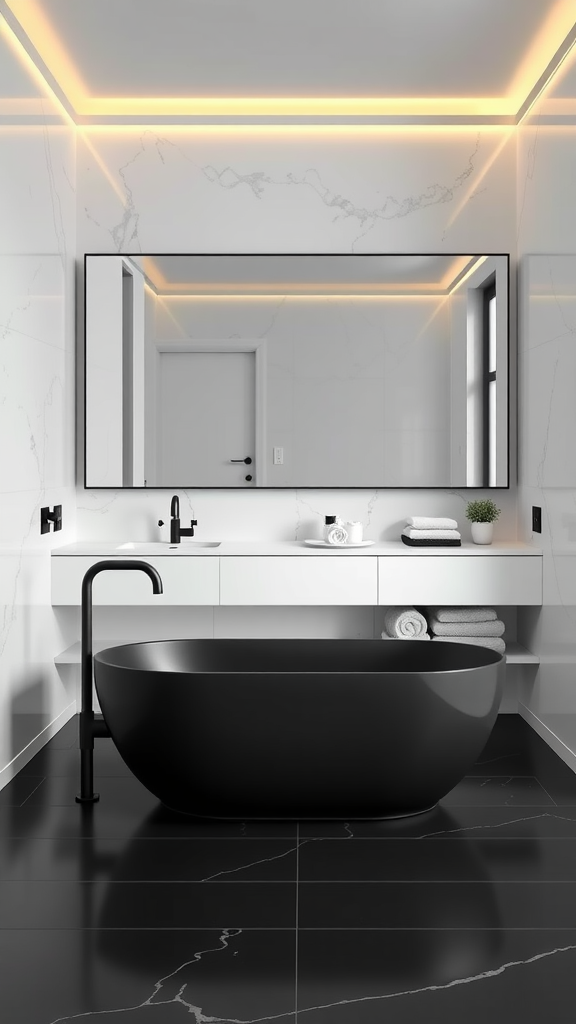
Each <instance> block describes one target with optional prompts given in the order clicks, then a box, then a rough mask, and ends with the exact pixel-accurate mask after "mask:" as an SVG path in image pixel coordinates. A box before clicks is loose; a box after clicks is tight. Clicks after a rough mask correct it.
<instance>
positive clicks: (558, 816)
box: [299, 805, 576, 839]
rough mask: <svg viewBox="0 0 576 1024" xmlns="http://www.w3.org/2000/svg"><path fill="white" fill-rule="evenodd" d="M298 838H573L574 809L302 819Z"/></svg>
mask: <svg viewBox="0 0 576 1024" xmlns="http://www.w3.org/2000/svg"><path fill="white" fill-rule="evenodd" d="M299 835H300V837H301V839H306V838H310V837H319V838H330V839H349V838H351V837H352V836H355V837H357V838H372V839H391V838H396V839H398V838H408V837H411V838H417V839H422V838H429V837H436V838H438V837H442V838H452V839H465V838H469V837H470V836H475V835H486V836H491V837H493V838H498V837H503V838H525V837H526V838H530V837H533V836H534V837H538V836H542V837H548V838H553V837H559V836H561V837H565V838H570V837H571V838H576V808H571V807H565V808H562V807H525V806H524V807H517V808H513V807H508V806H504V807H482V806H477V807H461V806H454V807H443V806H440V805H438V806H437V807H436V808H434V809H433V810H432V811H429V812H428V813H426V814H415V815H414V816H413V817H410V818H397V819H393V820H390V821H346V822H343V821H301V822H300V827H299Z"/></svg>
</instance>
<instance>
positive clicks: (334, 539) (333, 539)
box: [326, 525, 348, 544]
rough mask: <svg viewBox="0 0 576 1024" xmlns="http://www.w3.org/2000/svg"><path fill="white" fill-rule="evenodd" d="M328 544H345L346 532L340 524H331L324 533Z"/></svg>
mask: <svg viewBox="0 0 576 1024" xmlns="http://www.w3.org/2000/svg"><path fill="white" fill-rule="evenodd" d="M326 540H327V542H328V544H346V542H347V540H348V533H347V531H346V530H345V529H344V528H343V527H342V526H336V525H334V526H331V527H330V529H329V530H328V533H327V534H326Z"/></svg>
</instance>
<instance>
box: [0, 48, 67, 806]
mask: <svg viewBox="0 0 576 1024" xmlns="http://www.w3.org/2000/svg"><path fill="white" fill-rule="evenodd" d="M5 45H6V44H5V42H4V41H2V42H1V43H0V61H3V60H4V59H5V58H6V60H7V62H8V56H9V57H10V61H12V62H13V64H14V66H18V68H19V74H15V75H14V76H13V79H12V78H11V77H8V76H3V81H2V90H3V91H2V96H1V97H0V225H1V227H0V439H1V440H0V788H2V786H3V785H4V784H5V783H6V782H8V781H9V779H10V778H11V776H12V774H13V772H14V771H15V770H17V768H19V767H21V766H22V764H23V763H25V761H26V760H28V758H29V756H31V754H32V753H33V751H34V750H35V748H36V746H38V744H41V743H42V742H43V741H44V740H45V738H46V736H47V735H48V734H49V732H50V723H53V722H54V721H55V720H57V723H56V725H55V726H54V727H53V728H56V727H59V725H60V724H62V723H63V721H64V720H65V718H66V716H67V714H69V713H71V711H70V710H69V711H67V710H66V709H67V708H68V707H69V705H70V702H71V700H72V699H73V698H72V696H71V695H70V693H69V692H67V689H66V687H65V686H64V684H63V683H62V681H61V679H60V677H59V676H58V674H57V672H56V670H55V668H54V657H55V655H56V654H58V653H59V652H60V651H61V650H62V647H63V646H64V647H65V646H66V645H67V643H69V642H70V641H69V639H68V637H67V636H66V629H67V626H66V624H64V625H62V624H61V623H60V622H59V621H58V618H57V616H56V615H55V614H54V612H53V609H52V607H51V604H50V549H51V548H52V546H53V545H54V544H55V543H56V544H61V543H63V542H65V541H67V540H73V539H74V536H75V506H76V494H75V486H74V362H75V358H74V258H75V219H76V213H75V207H76V197H75V184H74V181H75V141H74V133H73V130H72V129H71V128H70V127H68V126H67V125H66V124H65V123H64V122H63V121H60V123H58V119H57V118H56V116H55V114H54V110H53V108H52V107H51V105H50V103H49V102H48V101H47V99H46V97H43V96H41V95H40V94H38V115H37V117H36V118H34V119H32V120H34V121H35V123H26V124H25V125H24V124H19V123H18V119H17V118H16V117H15V116H11V117H10V118H3V117H2V109H3V107H2V99H4V98H7V99H9V98H15V99H17V98H19V96H20V95H21V94H22V93H23V91H24V86H23V82H24V79H25V74H26V72H25V65H24V64H22V65H20V64H19V63H18V58H17V55H16V56H15V55H14V54H13V53H10V54H8V51H6V52H5ZM7 66H8V63H7ZM10 66H12V65H10ZM29 86H30V88H29V92H31V93H32V94H33V95H36V93H34V89H36V92H37V86H36V85H35V84H34V83H33V82H30V83H29ZM10 89H12V92H11V94H10V95H8V94H9V92H10ZM54 504H61V505H62V506H63V515H64V529H63V530H62V532H60V533H57V534H56V535H52V534H49V535H43V536H42V535H41V534H40V508H41V507H42V506H44V505H48V506H50V507H52V506H53V505H54ZM43 730H44V733H43V735H42V736H41V737H40V739H36V737H38V735H39V734H41V733H42V731H43Z"/></svg>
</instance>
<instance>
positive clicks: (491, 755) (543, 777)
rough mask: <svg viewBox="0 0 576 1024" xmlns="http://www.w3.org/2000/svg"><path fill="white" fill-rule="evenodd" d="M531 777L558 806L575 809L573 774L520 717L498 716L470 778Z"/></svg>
mask: <svg viewBox="0 0 576 1024" xmlns="http://www.w3.org/2000/svg"><path fill="white" fill-rule="evenodd" d="M488 771H490V772H492V771H493V772H497V773H498V774H499V775H501V774H503V773H505V772H509V773H510V775H533V776H534V777H535V778H537V779H538V781H539V782H540V785H541V786H542V787H543V788H544V789H545V790H546V792H547V793H548V794H549V796H550V797H551V798H552V799H553V800H554V802H555V803H558V804H563V803H564V804H568V805H569V804H575V805H576V773H574V772H573V771H572V770H571V769H570V768H569V767H568V765H567V764H565V763H564V761H562V760H561V758H559V757H558V756H557V755H556V754H555V753H554V751H553V750H552V749H551V748H550V747H549V746H548V744H547V743H545V742H544V740H543V739H541V737H540V736H538V734H537V733H536V732H534V730H533V729H532V728H531V727H530V726H529V725H528V723H527V722H525V721H524V719H523V718H521V717H520V715H500V716H499V718H498V719H497V722H496V726H495V727H494V729H493V731H492V734H491V736H490V738H489V740H488V743H487V744H486V747H485V748H484V750H483V751H482V753H481V755H480V756H479V758H478V759H477V762H476V764H475V766H474V767H473V768H472V769H470V772H469V774H470V775H477V774H486V773H487V772H488Z"/></svg>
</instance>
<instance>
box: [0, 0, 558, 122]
mask: <svg viewBox="0 0 576 1024" xmlns="http://www.w3.org/2000/svg"><path fill="white" fill-rule="evenodd" d="M2 8H3V9H4V11H5V13H6V16H7V17H8V18H9V20H10V22H11V24H12V28H13V30H14V31H15V33H17V34H19V35H20V36H22V34H24V35H25V37H27V39H28V40H29V42H30V44H31V46H32V48H33V49H34V51H35V55H36V57H37V58H38V65H39V66H40V67H41V68H42V67H43V68H45V69H46V71H47V73H48V77H50V78H52V79H53V81H54V82H55V83H56V87H57V88H58V89H60V90H61V93H62V102H63V103H64V105H66V103H68V104H69V105H70V108H71V109H72V110H73V111H74V117H75V120H77V122H78V123H82V122H83V121H84V120H87V121H93V120H97V119H104V120H105V119H107V118H113V119H117V120H119V119H122V118H133V119H138V120H139V121H140V122H142V121H144V122H148V123H149V122H150V121H153V120H154V119H155V118H156V119H158V120H159V122H160V123H161V122H162V120H163V119H168V120H170V119H176V120H179V121H180V122H182V121H183V120H185V119H186V118H199V119H209V118H217V119H222V120H223V121H225V120H226V118H231V119H234V118H251V117H253V118H281V119H282V118H315V117H319V118H331V119H335V120H337V119H338V118H342V119H347V118H348V119H354V118H368V119H370V118H374V119H378V118H380V119H384V120H385V119H387V118H388V119H390V120H391V121H392V122H396V121H401V120H402V119H408V120H410V119H412V121H413V122H414V123H413V124H412V125H411V127H414V126H417V125H418V121H419V120H420V119H421V120H423V121H424V122H426V121H428V122H431V121H432V122H435V123H437V124H442V122H443V120H444V121H446V120H448V121H450V120H452V121H455V120H456V121H464V122H465V121H466V120H467V119H468V120H470V121H474V120H476V123H481V122H484V123H490V122H491V121H492V122H496V123H498V122H499V123H501V124H502V123H508V124H515V123H517V121H518V119H519V118H523V117H524V116H525V115H526V112H527V110H526V105H527V104H528V108H527V109H530V106H531V105H532V104H533V102H535V99H536V98H537V97H538V96H540V95H542V92H543V90H544V89H545V88H546V87H547V85H548V84H549V81H550V79H551V77H552V76H553V75H554V74H555V71H556V69H557V68H558V67H559V65H560V63H561V62H562V61H563V60H564V59H565V57H566V54H567V52H568V50H569V48H570V47H569V46H565V47H564V49H562V47H563V43H565V42H566V40H568V39H569V37H570V34H571V33H572V32H574V29H575V21H576V7H575V4H574V0H558V2H557V3H556V4H555V6H554V7H553V8H552V10H551V11H550V12H549V14H548V17H547V18H546V20H545V22H544V24H543V25H542V27H541V29H540V31H539V33H538V36H537V38H536V39H535V40H534V42H533V43H532V45H531V47H530V48H529V50H528V52H527V54H526V55H525V57H524V58H523V60H522V62H521V64H520V66H519V68H518V69H517V71H516V74H515V76H514V79H513V81H512V82H511V84H510V87H509V89H508V92H507V94H506V95H505V96H497V97H490V96H487V97H475V96H470V97H442V96H440V97H427V96H421V97H402V98H395V97H354V98H351V97H347V96H344V97H305V98H303V97H250V96H247V97H237V96H232V97H182V96H175V97H156V96H152V97H141V96H134V97H127V96H122V97H120V96H114V97H107V96H104V97H98V96H91V95H90V94H89V93H88V90H87V87H86V84H85V83H84V81H83V80H82V77H81V75H80V73H79V71H78V69H77V68H76V67H75V66H74V63H73V61H72V60H71V58H70V56H69V54H68V53H67V52H66V50H65V49H64V47H63V45H62V43H61V41H60V39H59V37H58V35H57V33H56V32H55V31H54V28H53V27H52V25H51V24H50V22H49V21H48V19H47V18H46V16H45V14H44V11H43V10H42V8H41V6H40V5H39V3H38V0H0V9H2ZM574 41H575V40H574V38H571V42H570V45H573V44H574ZM555 61H556V63H555V64H554V62H555ZM101 123H102V122H101Z"/></svg>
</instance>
